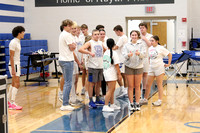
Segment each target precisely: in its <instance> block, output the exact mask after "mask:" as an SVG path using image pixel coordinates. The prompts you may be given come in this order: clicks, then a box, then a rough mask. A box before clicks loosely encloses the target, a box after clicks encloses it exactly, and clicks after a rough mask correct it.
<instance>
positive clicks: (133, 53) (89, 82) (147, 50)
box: [59, 19, 172, 112]
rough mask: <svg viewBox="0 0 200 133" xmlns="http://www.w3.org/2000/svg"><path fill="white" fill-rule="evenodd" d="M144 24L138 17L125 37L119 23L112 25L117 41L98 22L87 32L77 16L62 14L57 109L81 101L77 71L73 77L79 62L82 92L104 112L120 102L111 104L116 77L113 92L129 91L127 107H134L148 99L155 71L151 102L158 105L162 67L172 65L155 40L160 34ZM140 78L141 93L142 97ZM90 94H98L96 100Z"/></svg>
mask: <svg viewBox="0 0 200 133" xmlns="http://www.w3.org/2000/svg"><path fill="white" fill-rule="evenodd" d="M147 28H148V27H147V24H146V23H140V24H139V29H140V31H137V30H132V31H131V33H130V38H131V41H130V42H129V41H128V37H127V36H126V35H125V34H124V32H123V28H122V26H120V25H117V26H115V27H114V28H113V31H114V32H115V33H116V35H117V36H119V39H118V41H117V43H115V41H114V40H113V39H112V38H108V37H107V36H106V32H105V30H104V26H103V25H97V27H96V29H94V30H92V34H89V33H88V26H87V25H86V24H83V25H81V26H80V27H79V26H78V25H77V23H76V22H73V21H71V20H69V19H66V20H64V21H63V22H62V25H61V29H62V32H61V33H60V37H59V64H60V66H61V68H62V72H63V82H61V84H62V85H61V88H62V86H63V92H61V93H60V94H61V95H60V98H59V99H60V100H61V101H62V102H63V105H62V107H61V108H60V109H61V110H73V109H74V107H73V106H71V105H73V104H80V103H81V99H79V98H78V97H77V96H76V93H77V92H76V88H77V80H78V78H77V76H76V78H75V77H74V78H73V74H78V67H79V68H80V70H82V86H83V89H82V92H81V94H83V95H84V94H85V95H86V97H88V98H89V107H91V108H97V106H98V105H103V109H102V111H104V112H113V111H114V110H120V109H121V108H120V106H117V105H116V104H114V91H115V88H116V81H117V82H118V84H119V86H120V87H119V93H118V95H117V96H116V97H117V98H122V97H128V98H129V102H130V106H129V109H130V110H137V111H138V110H140V105H144V104H147V103H148V96H149V93H150V90H151V85H152V83H153V80H154V78H155V77H156V81H157V86H158V92H159V99H158V100H157V101H155V102H153V103H152V104H153V105H155V106H160V105H161V104H162V95H163V94H162V93H163V86H162V81H163V76H164V73H165V67H168V66H169V65H170V63H171V58H172V55H171V53H170V52H169V51H168V50H167V49H166V48H164V47H163V46H160V45H159V37H158V36H153V35H151V34H149V33H147ZM75 29H76V33H75ZM80 31H82V35H81V34H80ZM73 32H74V33H73ZM73 36H74V37H73ZM165 56H168V59H169V61H168V64H164V63H163V58H164V57H165ZM77 64H78V65H77ZM75 72H77V73H75ZM141 83H142V88H143V93H144V98H143V99H140V97H141ZM106 86H107V88H108V90H106ZM100 88H101V90H102V91H103V95H105V101H104V100H102V99H101V98H100ZM71 89H72V90H71ZM61 90H62V89H61ZM70 92H71V97H70ZM134 95H135V102H134V100H133V97H134ZM93 96H96V98H95V101H94V100H93ZM71 99H73V100H71Z"/></svg>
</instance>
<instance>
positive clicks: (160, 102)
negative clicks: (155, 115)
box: [152, 100, 162, 106]
mask: <svg viewBox="0 0 200 133" xmlns="http://www.w3.org/2000/svg"><path fill="white" fill-rule="evenodd" d="M152 104H153V105H154V106H160V105H161V104H162V101H161V100H158V101H155V102H153V103H152Z"/></svg>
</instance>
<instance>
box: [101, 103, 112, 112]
mask: <svg viewBox="0 0 200 133" xmlns="http://www.w3.org/2000/svg"><path fill="white" fill-rule="evenodd" d="M102 111H103V112H114V109H113V108H110V107H109V106H108V105H104V106H103V109H102Z"/></svg>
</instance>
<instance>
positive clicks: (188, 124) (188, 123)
mask: <svg viewBox="0 0 200 133" xmlns="http://www.w3.org/2000/svg"><path fill="white" fill-rule="evenodd" d="M193 123H195V124H197V123H198V124H200V122H187V123H185V124H184V125H185V126H188V127H191V128H198V129H200V127H197V126H192V125H190V124H193Z"/></svg>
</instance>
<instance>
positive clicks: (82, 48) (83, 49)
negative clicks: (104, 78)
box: [78, 42, 95, 57]
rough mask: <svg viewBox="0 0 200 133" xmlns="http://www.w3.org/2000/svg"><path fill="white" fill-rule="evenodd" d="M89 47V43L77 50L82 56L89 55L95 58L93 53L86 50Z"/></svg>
mask: <svg viewBox="0 0 200 133" xmlns="http://www.w3.org/2000/svg"><path fill="white" fill-rule="evenodd" d="M90 46H91V44H90V42H86V43H85V44H84V45H83V46H81V47H80V49H79V50H78V52H80V53H83V54H89V55H91V56H92V57H94V56H95V54H94V53H92V52H90V51H88V50H86V49H89V48H90Z"/></svg>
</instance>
